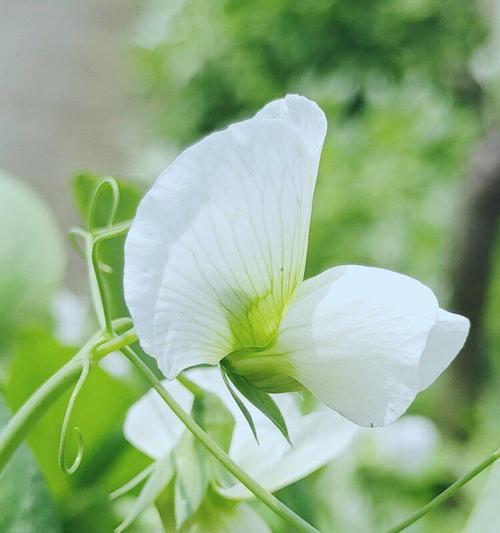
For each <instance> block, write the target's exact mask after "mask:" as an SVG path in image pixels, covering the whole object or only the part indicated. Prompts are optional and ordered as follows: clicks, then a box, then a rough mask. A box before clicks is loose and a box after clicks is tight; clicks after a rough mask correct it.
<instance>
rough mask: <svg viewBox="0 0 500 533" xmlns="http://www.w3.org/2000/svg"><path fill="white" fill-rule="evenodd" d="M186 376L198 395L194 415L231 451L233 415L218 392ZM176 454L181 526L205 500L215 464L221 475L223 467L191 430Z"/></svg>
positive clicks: (177, 509) (177, 507)
mask: <svg viewBox="0 0 500 533" xmlns="http://www.w3.org/2000/svg"><path fill="white" fill-rule="evenodd" d="M183 380H184V382H185V383H186V386H188V387H189V388H190V390H191V391H192V392H193V394H194V395H195V398H194V401H193V407H192V411H191V416H192V417H193V419H194V420H195V422H197V423H198V424H199V425H200V426H201V427H202V428H203V429H204V430H205V431H206V432H207V433H208V434H209V435H210V436H211V437H212V438H213V439H214V440H215V441H216V442H217V443H218V444H219V445H220V446H221V447H222V448H223V449H224V450H226V451H227V450H228V449H229V445H230V444H231V437H232V434H233V428H234V418H233V416H232V415H231V413H230V412H229V411H228V409H227V408H226V406H225V405H224V403H223V402H222V401H221V400H220V399H219V398H218V397H217V396H216V395H215V394H212V393H209V392H206V391H205V390H203V389H201V388H199V387H197V386H195V385H194V384H192V383H190V382H189V380H188V379H187V378H185V377H184V378H183ZM190 385H191V386H190ZM173 455H174V460H175V465H176V472H177V474H176V479H175V489H174V501H175V523H176V527H177V528H179V527H181V526H182V524H183V523H184V522H185V521H186V520H187V519H189V517H190V516H192V515H193V514H194V513H195V512H196V511H197V510H198V508H199V507H200V505H201V504H202V502H203V500H204V498H205V495H206V493H207V489H208V486H209V482H210V479H211V468H212V469H213V471H214V474H215V475H221V472H220V470H219V469H220V468H221V467H220V465H219V464H218V463H217V462H216V461H215V460H214V459H213V457H212V456H211V455H209V454H208V453H207V451H206V450H205V448H204V447H203V445H202V444H201V443H200V442H199V441H198V440H197V439H195V438H194V437H193V435H191V433H188V432H185V433H184V435H183V436H182V437H181V440H180V442H179V444H178V445H177V448H176V449H175V451H174V454H173Z"/></svg>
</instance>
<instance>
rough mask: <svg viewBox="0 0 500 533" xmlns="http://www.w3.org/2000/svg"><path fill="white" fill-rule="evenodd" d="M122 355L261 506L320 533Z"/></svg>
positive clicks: (140, 365)
mask: <svg viewBox="0 0 500 533" xmlns="http://www.w3.org/2000/svg"><path fill="white" fill-rule="evenodd" d="M122 352H123V353H124V354H125V355H126V356H127V357H128V359H129V360H130V362H131V363H132V364H133V365H134V366H135V367H136V368H137V370H138V371H139V372H140V373H141V374H142V375H143V376H144V377H145V378H146V379H147V380H148V381H149V383H150V384H151V386H152V387H153V388H154V389H155V390H156V391H157V392H158V394H159V395H160V396H161V398H162V399H163V400H164V402H165V403H166V404H167V405H168V407H170V409H171V410H172V412H173V413H174V414H175V415H176V416H177V418H179V420H180V421H181V422H182V423H183V424H184V425H185V426H186V428H187V429H188V430H189V431H191V433H192V434H193V435H194V436H195V437H196V438H197V439H198V440H199V441H200V442H201V444H202V445H203V446H204V447H205V448H206V449H207V450H208V451H209V452H210V453H211V454H212V455H213V456H214V457H215V458H216V459H217V460H218V461H219V462H220V463H221V464H222V465H223V466H224V467H225V468H226V469H227V470H228V471H229V472H230V473H231V474H232V475H233V476H234V477H235V478H236V479H238V481H240V482H241V483H242V485H244V486H245V487H246V488H247V489H248V490H249V491H250V492H252V493H253V494H254V495H255V496H256V497H257V498H258V499H259V500H260V501H261V502H262V503H264V504H265V505H267V506H268V507H269V508H270V509H271V510H272V511H274V512H275V513H276V514H277V515H278V516H280V517H281V518H283V520H285V521H286V522H288V523H289V524H291V525H292V526H294V527H295V528H296V530H297V531H301V532H304V533H319V532H318V530H317V529H316V528H314V527H313V526H311V524H309V523H308V522H306V521H305V520H304V519H303V518H301V517H300V516H299V515H297V514H296V513H294V512H293V511H292V510H291V509H289V508H288V507H287V506H286V505H284V504H283V503H282V502H281V501H280V500H278V498H276V497H275V496H273V494H271V493H270V492H268V491H267V490H266V489H265V488H264V487H262V486H261V485H259V484H258V483H257V482H256V481H255V480H254V479H252V478H251V477H250V476H249V475H248V474H247V473H246V472H245V471H244V470H242V469H241V468H240V467H239V466H238V465H237V464H236V463H235V462H234V461H233V460H232V459H231V458H230V457H229V456H228V455H227V454H226V452H225V451H224V450H223V449H222V448H221V447H220V446H219V445H218V444H217V443H216V442H215V441H214V440H213V439H212V437H210V435H208V433H206V432H205V431H204V430H203V429H202V428H201V427H200V426H199V425H198V424H197V423H196V422H195V421H194V420H193V419H192V418H191V417H190V416H189V414H188V413H186V411H184V410H183V409H182V407H181V406H180V405H179V404H178V403H177V402H176V401H175V399H174V398H173V397H172V396H171V395H170V394H169V393H168V392H167V390H166V389H165V388H164V387H163V386H162V384H161V381H160V380H159V379H158V378H157V377H156V376H155V375H154V373H153V372H152V370H151V369H150V368H149V367H148V366H147V365H146V363H145V362H144V361H143V360H142V359H141V358H140V357H139V356H138V355H137V354H136V353H135V352H134V351H133V350H132V349H131V348H130V347H128V346H127V347H124V348H122Z"/></svg>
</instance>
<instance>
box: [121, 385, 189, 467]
mask: <svg viewBox="0 0 500 533" xmlns="http://www.w3.org/2000/svg"><path fill="white" fill-rule="evenodd" d="M163 386H164V387H165V388H166V389H167V390H168V392H169V393H170V394H172V396H174V398H175V399H176V400H177V402H178V403H179V404H180V406H181V407H182V408H183V409H184V410H185V411H188V412H189V411H190V410H191V407H192V405H193V395H192V394H191V393H190V392H189V391H188V390H187V389H186V388H184V387H183V386H182V385H181V384H180V383H179V382H177V381H164V382H163ZM183 432H184V425H183V424H182V422H180V420H179V419H178V418H177V417H176V416H175V415H174V414H173V413H172V411H171V410H170V409H169V408H168V407H167V405H166V404H165V402H164V401H163V400H162V398H161V397H160V395H159V394H158V393H157V392H156V391H155V390H154V389H150V390H149V391H148V392H147V393H146V394H144V396H142V397H141V398H140V399H139V400H138V401H137V402H135V403H134V404H133V405H132V406H131V407H130V409H129V410H128V412H127V416H126V418H125V424H124V426H123V434H124V435H125V438H126V439H127V440H128V441H129V442H130V444H132V445H133V446H135V447H136V448H137V449H138V450H141V451H142V452H143V453H145V454H146V455H148V456H149V457H151V458H152V459H161V458H163V457H165V455H166V454H167V453H169V452H170V451H172V450H173V449H174V448H175V446H176V445H177V443H178V442H179V439H180V438H181V436H182V433H183Z"/></svg>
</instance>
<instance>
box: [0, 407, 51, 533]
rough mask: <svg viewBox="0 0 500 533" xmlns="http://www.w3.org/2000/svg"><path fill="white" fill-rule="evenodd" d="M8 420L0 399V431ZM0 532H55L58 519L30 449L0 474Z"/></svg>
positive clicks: (22, 451) (17, 455) (22, 449)
mask: <svg viewBox="0 0 500 533" xmlns="http://www.w3.org/2000/svg"><path fill="white" fill-rule="evenodd" d="M8 418H9V415H8V412H7V409H6V408H5V406H4V404H3V400H1V398H0V429H1V428H2V427H3V426H4V425H5V424H6V423H7V420H8ZM0 510H1V511H0V531H2V532H4V533H40V532H44V533H58V532H60V531H61V527H60V523H59V519H58V516H57V511H56V508H55V505H54V503H53V501H52V498H51V495H50V494H49V491H48V490H47V487H46V485H45V480H44V479H43V477H42V474H41V473H40V470H39V469H38V466H37V465H36V463H35V461H34V459H33V456H32V454H31V452H30V451H29V449H28V448H27V447H26V446H25V445H22V446H21V447H20V448H19V449H18V450H17V451H16V453H15V454H14V456H13V457H12V458H11V460H10V462H9V463H8V464H7V466H6V468H5V470H3V471H2V473H0Z"/></svg>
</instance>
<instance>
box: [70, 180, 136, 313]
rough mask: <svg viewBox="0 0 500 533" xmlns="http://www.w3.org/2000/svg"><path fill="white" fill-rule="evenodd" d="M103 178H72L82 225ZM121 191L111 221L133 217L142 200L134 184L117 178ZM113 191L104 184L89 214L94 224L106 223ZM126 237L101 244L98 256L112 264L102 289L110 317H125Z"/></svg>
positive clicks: (87, 221)
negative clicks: (124, 263) (124, 247)
mask: <svg viewBox="0 0 500 533" xmlns="http://www.w3.org/2000/svg"><path fill="white" fill-rule="evenodd" d="M103 179H104V178H103V177H101V176H97V175H95V174H89V173H86V174H79V175H78V176H76V177H75V178H74V181H73V193H74V198H75V203H76V206H77V208H78V210H79V212H80V214H81V216H82V219H83V221H84V224H85V226H88V224H89V222H90V221H89V215H90V213H89V209H90V205H91V202H92V198H93V196H94V193H95V191H96V189H97V188H98V187H99V186H100V184H101V183H102V181H103ZM116 181H117V183H118V189H119V192H120V201H119V204H118V207H117V210H116V215H115V217H114V222H115V223H118V222H123V221H125V220H129V219H132V218H133V217H134V216H135V211H136V209H137V206H138V204H139V201H140V199H141V196H142V194H141V192H140V191H139V189H137V188H136V187H135V186H134V185H132V184H130V183H125V182H123V181H120V180H116ZM112 200H113V191H112V188H111V187H103V188H102V190H101V194H100V197H99V201H98V202H97V205H96V208H95V210H94V214H93V217H92V225H93V226H94V227H100V226H104V225H106V224H107V223H108V222H109V216H110V210H111V209H112ZM124 243H125V236H122V237H117V238H114V239H110V240H108V241H105V242H103V243H101V244H100V246H99V259H100V261H102V262H103V263H104V264H106V265H108V266H109V267H111V273H107V274H105V278H104V281H105V291H106V296H107V298H108V301H109V302H110V308H111V315H112V318H119V317H122V316H128V315H129V313H128V309H127V306H126V305H125V300H124V297H123V260H124V253H123V246H124Z"/></svg>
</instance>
